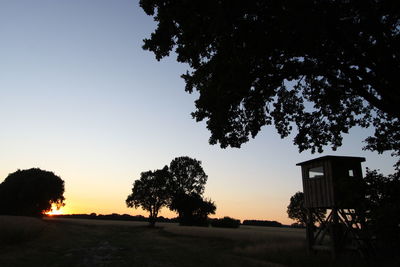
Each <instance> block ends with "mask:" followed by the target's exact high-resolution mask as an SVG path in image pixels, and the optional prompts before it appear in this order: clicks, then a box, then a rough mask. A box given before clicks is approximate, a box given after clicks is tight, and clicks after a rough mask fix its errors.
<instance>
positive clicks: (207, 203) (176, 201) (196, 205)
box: [170, 193, 217, 226]
mask: <svg viewBox="0 0 400 267" xmlns="http://www.w3.org/2000/svg"><path fill="white" fill-rule="evenodd" d="M216 208H217V207H216V206H215V203H214V202H213V201H211V200H207V199H203V198H202V197H201V196H200V195H198V194H196V193H191V194H185V193H180V194H175V195H174V196H173V198H172V202H171V205H170V209H171V210H173V211H176V212H178V214H179V223H180V224H181V225H197V226H208V221H207V218H208V215H209V214H215V210H216Z"/></svg>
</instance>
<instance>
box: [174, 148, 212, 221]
mask: <svg viewBox="0 0 400 267" xmlns="http://www.w3.org/2000/svg"><path fill="white" fill-rule="evenodd" d="M169 171H170V173H171V176H170V181H169V188H170V190H171V199H170V209H171V210H173V211H176V212H178V214H179V220H180V223H181V224H184V225H200V224H206V223H207V215H208V214H210V213H212V214H214V212H215V209H216V208H215V205H214V203H213V202H211V200H210V201H206V200H203V198H202V194H203V192H204V186H205V183H206V182H207V175H206V173H205V172H204V170H203V167H202V166H201V161H199V160H196V159H194V158H190V157H187V156H184V157H177V158H175V159H173V160H172V161H171V163H170V165H169Z"/></svg>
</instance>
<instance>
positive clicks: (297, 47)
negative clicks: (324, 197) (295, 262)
mask: <svg viewBox="0 0 400 267" xmlns="http://www.w3.org/2000/svg"><path fill="white" fill-rule="evenodd" d="M140 5H141V7H142V8H143V9H144V11H145V12H146V13H147V14H148V15H150V16H154V19H155V21H157V22H158V26H157V28H156V30H155V31H154V33H152V34H151V37H150V38H149V39H145V40H144V46H143V48H144V49H146V50H150V51H152V52H154V54H155V56H156V58H157V60H160V59H161V58H163V57H165V56H168V55H169V53H170V52H171V51H173V50H174V51H175V53H176V54H177V60H178V61H179V62H183V63H187V64H188V65H189V67H190V72H187V73H186V74H185V75H183V78H184V79H185V81H186V88H185V90H186V91H187V92H189V93H192V92H193V91H194V90H196V91H198V92H199V98H198V99H197V100H196V101H195V104H196V111H195V112H193V113H192V115H193V117H194V118H195V119H196V120H197V121H202V120H207V128H208V129H209V130H210V131H211V137H210V143H211V144H216V143H218V142H219V143H220V145H221V146H222V147H227V146H232V147H240V146H241V144H243V143H245V142H247V141H248V140H249V136H251V137H253V138H254V137H255V136H256V135H257V134H258V132H259V131H260V129H261V127H262V126H264V125H271V124H274V125H275V128H276V129H277V131H278V133H279V134H280V136H281V137H282V138H283V137H287V136H288V135H289V134H290V133H291V132H292V130H293V129H294V128H297V135H296V136H295V138H294V143H295V144H296V145H297V146H298V147H299V150H300V151H303V150H306V149H311V150H312V152H315V151H316V150H317V151H318V152H322V150H323V147H324V146H326V145H330V146H332V148H333V149H336V148H337V147H339V146H341V144H342V134H343V133H348V131H349V129H350V128H352V127H353V126H356V125H358V126H361V127H368V126H370V125H373V126H375V128H376V130H375V134H374V135H373V136H371V137H369V138H367V139H366V141H367V146H366V149H370V150H375V151H378V152H379V153H381V152H383V151H386V150H393V151H394V152H393V153H394V154H395V155H397V156H399V155H400V121H399V119H400V109H399V108H398V103H400V92H399V84H400V75H399V74H400V30H399V27H400V23H399V21H400V1H393V0H365V1H357V0H350V1H349V0H326V1H287V0H283V1H239V0H220V1H214V0H209V1H207V0H206V1H192V0H175V1H170V0H168V1H167V0H141V1H140ZM399 167H400V166H399Z"/></svg>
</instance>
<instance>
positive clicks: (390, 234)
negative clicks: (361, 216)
mask: <svg viewBox="0 0 400 267" xmlns="http://www.w3.org/2000/svg"><path fill="white" fill-rule="evenodd" d="M364 181H365V185H366V203H365V204H366V205H365V207H366V210H367V212H366V219H367V223H368V226H369V229H370V230H371V231H372V234H373V235H374V236H375V237H376V239H377V242H378V246H379V247H380V248H382V249H383V250H384V251H385V252H394V253H398V251H399V250H400V176H399V175H398V174H396V175H389V176H384V175H383V174H381V173H378V171H376V170H370V169H367V172H366V175H365V178H364Z"/></svg>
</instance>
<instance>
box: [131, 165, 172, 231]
mask: <svg viewBox="0 0 400 267" xmlns="http://www.w3.org/2000/svg"><path fill="white" fill-rule="evenodd" d="M169 177H170V173H169V171H168V167H167V166H165V167H164V168H163V169H161V170H155V171H147V172H142V173H141V174H140V179H139V180H136V181H135V182H134V184H133V188H132V194H130V195H129V196H128V198H127V199H126V205H127V206H128V207H130V208H132V207H135V208H138V207H142V208H143V209H144V210H146V211H148V212H150V215H149V224H150V226H152V227H153V226H154V225H155V223H156V219H157V215H158V212H159V210H160V209H161V208H162V207H163V206H165V205H166V204H167V202H168V200H169V198H170V189H169V188H168V183H167V181H168V180H169Z"/></svg>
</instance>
